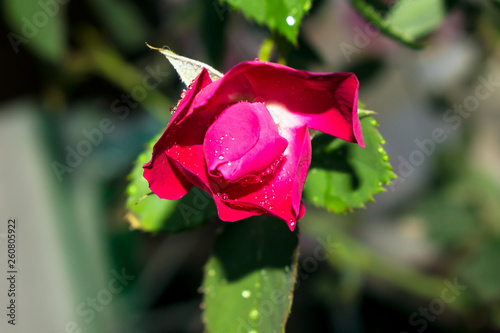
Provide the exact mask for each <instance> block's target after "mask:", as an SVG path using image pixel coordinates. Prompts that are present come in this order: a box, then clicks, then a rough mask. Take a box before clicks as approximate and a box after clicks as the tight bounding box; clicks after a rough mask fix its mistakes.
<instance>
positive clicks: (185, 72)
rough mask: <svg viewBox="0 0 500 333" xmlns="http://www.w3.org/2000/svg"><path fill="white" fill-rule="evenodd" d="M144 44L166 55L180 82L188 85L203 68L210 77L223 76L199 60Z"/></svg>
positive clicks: (214, 78) (217, 77) (215, 78)
mask: <svg viewBox="0 0 500 333" xmlns="http://www.w3.org/2000/svg"><path fill="white" fill-rule="evenodd" d="M146 45H147V46H148V47H149V48H151V49H153V50H157V51H160V52H161V54H163V55H164V56H165V57H167V59H168V61H170V63H171V64H172V66H174V68H175V70H176V71H177V74H179V76H180V78H181V80H182V82H183V83H184V84H185V85H186V86H189V85H190V84H191V82H192V81H193V80H194V79H196V77H197V76H198V75H199V74H200V73H201V70H202V69H203V68H206V69H207V71H208V74H210V78H211V79H212V80H213V81H215V80H217V79H220V78H221V77H223V76H224V74H222V73H221V72H219V71H217V70H216V69H214V68H212V67H211V66H209V65H207V64H204V63H202V62H201V61H198V60H193V59H189V58H186V57H182V56H180V55H177V54H175V53H174V52H172V51H170V50H165V49H159V48H156V47H152V46H150V45H148V44H147V43H146Z"/></svg>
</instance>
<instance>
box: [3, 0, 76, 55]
mask: <svg viewBox="0 0 500 333" xmlns="http://www.w3.org/2000/svg"><path fill="white" fill-rule="evenodd" d="M41 3H42V2H38V1H32V0H6V1H4V4H3V6H4V7H3V9H4V10H3V14H4V16H5V19H6V22H7V24H8V25H9V27H10V28H11V29H12V30H13V31H11V32H9V33H8V34H7V38H8V39H9V41H10V42H11V45H12V47H13V48H14V51H15V52H16V53H17V50H18V48H19V47H20V46H24V45H25V46H26V47H28V48H29V49H31V51H33V52H34V53H35V54H37V55H38V56H39V57H41V58H43V59H45V60H48V61H50V62H52V63H59V62H61V61H62V58H63V56H64V53H65V51H66V46H67V36H66V31H68V29H67V28H66V22H65V15H64V14H65V11H66V5H65V4H59V2H57V1H54V2H53V3H51V5H48V4H47V5H46V6H43V7H44V8H45V9H44V8H42V6H41V5H40V4H41Z"/></svg>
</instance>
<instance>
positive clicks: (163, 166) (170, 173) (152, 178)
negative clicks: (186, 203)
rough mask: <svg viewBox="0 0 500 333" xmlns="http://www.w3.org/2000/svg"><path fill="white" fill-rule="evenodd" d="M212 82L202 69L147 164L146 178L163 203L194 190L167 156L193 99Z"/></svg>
mask: <svg viewBox="0 0 500 333" xmlns="http://www.w3.org/2000/svg"><path fill="white" fill-rule="evenodd" d="M211 82H212V80H210V76H209V75H208V72H207V71H206V70H205V69H203V70H202V72H201V73H200V75H198V77H197V78H196V79H195V80H194V81H193V83H192V86H191V88H190V89H188V91H187V92H186V95H185V96H184V98H183V99H182V100H181V102H180V103H179V106H178V107H177V112H176V113H175V114H174V116H173V117H172V120H171V121H170V123H169V126H168V127H167V129H166V130H165V132H164V133H163V135H162V136H161V137H160V139H159V140H158V142H156V144H155V145H154V147H153V156H152V157H151V161H149V162H148V163H146V164H144V166H143V168H144V173H143V175H144V178H146V180H147V181H148V183H149V188H150V189H151V191H153V193H155V194H156V195H158V196H159V197H160V198H162V199H170V200H176V199H179V198H181V197H182V196H184V195H185V194H186V193H187V192H188V191H189V189H190V188H191V186H192V184H191V182H190V181H189V180H188V179H187V178H186V177H185V176H184V172H183V171H182V169H180V168H178V166H177V165H176V164H175V163H172V160H170V159H169V158H168V157H167V155H166V153H167V151H168V149H169V148H170V147H171V146H172V145H173V144H175V139H174V140H172V138H175V136H176V133H175V132H176V131H175V128H176V127H177V123H178V122H179V121H180V120H182V119H183V118H184V117H185V115H186V113H187V110H189V109H190V107H191V105H192V103H193V100H194V97H195V96H196V95H197V94H198V93H199V92H200V91H201V90H202V89H203V88H204V87H206V86H207V85H209V84H210V83H211Z"/></svg>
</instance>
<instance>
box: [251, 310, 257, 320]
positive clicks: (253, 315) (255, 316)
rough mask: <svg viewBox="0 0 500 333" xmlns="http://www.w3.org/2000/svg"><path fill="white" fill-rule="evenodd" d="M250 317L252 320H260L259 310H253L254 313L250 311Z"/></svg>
mask: <svg viewBox="0 0 500 333" xmlns="http://www.w3.org/2000/svg"><path fill="white" fill-rule="evenodd" d="M249 316H250V318H251V319H252V320H257V319H259V311H258V310H257V309H252V311H250V313H249Z"/></svg>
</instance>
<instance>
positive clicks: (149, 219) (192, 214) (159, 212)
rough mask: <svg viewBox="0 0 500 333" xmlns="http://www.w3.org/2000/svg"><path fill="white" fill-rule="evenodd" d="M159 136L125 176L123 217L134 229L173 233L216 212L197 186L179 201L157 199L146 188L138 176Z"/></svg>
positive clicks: (203, 221)
mask: <svg viewBox="0 0 500 333" xmlns="http://www.w3.org/2000/svg"><path fill="white" fill-rule="evenodd" d="M160 136H161V135H158V136H156V137H155V138H154V139H153V140H151V141H150V142H149V143H148V146H147V149H146V150H145V151H144V152H143V153H141V154H140V155H139V157H138V158H137V161H136V163H135V165H134V168H133V169H132V172H131V173H130V175H129V176H128V178H129V180H130V183H129V184H128V186H127V189H126V193H127V195H128V197H127V203H126V207H127V209H128V212H127V214H126V216H125V217H126V219H127V220H128V221H129V222H130V225H131V227H132V228H134V229H141V230H143V231H148V232H155V233H156V232H160V231H163V232H169V233H177V232H181V231H184V230H189V229H192V228H195V227H197V226H199V225H201V224H203V223H205V222H206V221H207V220H208V219H210V218H211V217H213V216H215V215H216V208H215V204H214V203H213V200H212V198H211V197H210V196H209V195H208V194H206V193H205V192H203V191H202V190H200V189H199V188H197V187H193V189H191V191H190V192H189V193H188V194H186V195H185V196H184V197H183V198H182V199H180V200H165V199H160V198H158V196H156V195H155V194H153V193H152V192H151V190H150V189H149V185H148V182H147V180H146V179H145V178H144V177H143V176H142V173H143V168H142V165H143V164H144V163H147V162H149V160H151V155H152V151H153V146H154V144H155V143H156V141H158V139H159V138H160Z"/></svg>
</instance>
